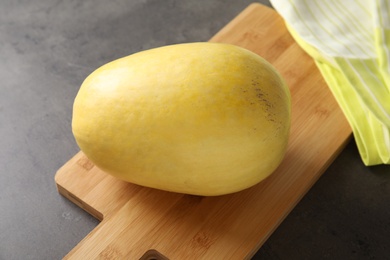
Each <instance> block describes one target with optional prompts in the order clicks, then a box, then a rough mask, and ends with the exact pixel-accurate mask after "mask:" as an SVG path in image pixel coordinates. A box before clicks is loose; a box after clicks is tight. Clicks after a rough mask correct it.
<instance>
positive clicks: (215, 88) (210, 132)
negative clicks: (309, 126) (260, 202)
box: [72, 43, 291, 196]
mask: <svg viewBox="0 0 390 260" xmlns="http://www.w3.org/2000/svg"><path fill="white" fill-rule="evenodd" d="M290 124H291V96H290V92H289V89H288V87H287V86H286V84H285V82H284V80H283V78H282V77H281V76H280V75H279V73H278V72H277V71H276V70H275V69H274V68H273V67H272V65H271V64H269V63H268V62H267V61H265V60H264V59H263V58H261V57H260V56H258V55H257V54H254V53H252V52H250V51H248V50H245V49H243V48H240V47H237V46H233V45H229V44H221V43H186V44H177V45H170V46H165V47H160V48H155V49H151V50H147V51H142V52H139V53H136V54H133V55H130V56H127V57H124V58H121V59H118V60H115V61H112V62H110V63H108V64H106V65H103V66H102V67H100V68H98V69H97V70H95V71H94V72H93V73H92V74H91V75H89V76H88V77H87V78H86V79H85V81H84V82H83V84H82V85H81V87H80V90H79V92H78V94H77V96H76V98H75V101H74V106H73V118H72V131H73V134H74V137H75V139H76V142H77V144H78V145H79V147H80V149H81V150H82V151H83V152H84V153H85V155H86V156H87V157H88V158H89V159H90V160H91V161H92V162H93V163H94V164H95V165H96V166H97V167H99V168H100V169H102V170H103V171H105V172H106V173H108V174H111V175H113V176H115V177H117V178H119V179H122V180H125V181H127V182H131V183H135V184H139V185H142V186H146V187H151V188H156V189H162V190H166V191H172V192H179V193H186V194H192V195H202V196H216V195H223V194H229V193H233V192H237V191H240V190H243V189H246V188H249V187H251V186H253V185H255V184H257V183H259V182H260V181H262V180H264V179H265V178H266V177H268V176H269V175H270V174H271V173H272V172H274V171H275V169H276V168H277V167H278V166H279V164H280V163H281V161H282V159H283V157H284V155H285V152H286V148H287V143H288V137H289V129H290Z"/></svg>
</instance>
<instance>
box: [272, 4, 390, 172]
mask: <svg viewBox="0 0 390 260" xmlns="http://www.w3.org/2000/svg"><path fill="white" fill-rule="evenodd" d="M270 1H271V3H272V5H273V7H274V8H275V9H276V10H277V11H278V12H279V14H280V15H281V16H282V17H283V18H284V19H285V21H286V24H287V27H288V28H289V31H290V32H291V34H292V35H293V37H294V39H295V40H296V41H297V42H298V44H299V45H300V46H301V47H302V48H303V49H304V50H305V51H306V52H307V53H308V54H309V55H311V56H312V57H313V59H314V60H315V62H316V64H317V66H318V68H319V70H320V71H321V73H322V75H323V76H324V78H325V80H326V82H327V84H328V86H329V88H330V89H331V91H332V93H333V95H334V96H335V98H336V100H337V101H338V103H339V105H340V107H341V109H342V110H343V112H344V114H345V115H346V118H347V120H348V121H349V123H350V125H351V127H352V130H353V134H354V137H355V140H356V143H357V146H358V149H359V153H360V155H361V158H362V160H363V162H364V164H365V165H376V164H390V0H343V1H339V0H270Z"/></svg>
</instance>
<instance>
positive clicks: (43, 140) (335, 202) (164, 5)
mask: <svg viewBox="0 0 390 260" xmlns="http://www.w3.org/2000/svg"><path fill="white" fill-rule="evenodd" d="M250 2H251V1H248V0H245V1H234V0H225V1H222V0H219V1H218V0H211V1H196V0H192V1H179V0H177V1H173V0H169V1H157V0H131V1H130V0H129V1H125V0H116V1H103V0H100V1H92V0H87V1H81V0H79V1H76V0H74V1H49V0H33V1H11V0H4V1H1V2H0V57H1V63H0V79H1V83H0V147H1V148H0V166H1V167H0V259H1V260H3V259H7V260H8V259H60V258H61V257H62V256H64V255H65V254H66V253H67V252H68V251H69V250H71V249H72V248H73V247H74V246H75V245H76V244H77V243H78V242H79V241H80V240H81V239H82V238H83V237H85V236H86V235H87V234H88V233H89V232H90V231H91V230H92V229H93V228H94V227H95V226H96V225H97V224H98V222H97V221H96V220H95V219H93V218H92V217H90V216H89V215H88V214H86V213H85V212H83V211H82V210H80V209H79V208H77V207H76V206H75V205H73V204H72V203H70V202H69V201H67V200H66V199H64V198H62V197H61V196H60V195H59V194H58V193H57V191H56V189H55V185H54V174H55V172H56V170H57V169H58V168H59V167H60V166H61V165H62V164H63V163H65V162H66V161H67V160H68V159H69V158H70V157H71V156H73V155H74V154H75V153H76V152H77V151H78V148H77V146H76V144H75V142H74V139H73V137H72V133H71V129H70V121H71V108H72V102H73V99H74V97H75V95H76V93H77V90H78V88H79V86H80V84H81V82H82V81H83V79H84V78H85V77H86V76H87V75H88V74H89V73H90V72H92V71H93V70H94V69H95V68H97V67H98V66H100V65H102V64H104V63H106V62H108V61H111V60H113V59H116V58H119V57H122V56H125V55H129V54H131V53H134V52H137V51H140V50H143V49H148V48H152V47H157V46H161V45H166V44H171V43H179V42H190V41H206V40H208V39H209V38H210V37H211V36H212V35H214V34H215V33H216V32H217V31H218V30H219V29H220V28H222V27H223V26H224V25H225V24H226V23H227V22H228V21H230V20H231V19H232V18H234V16H235V15H236V14H238V13H239V12H240V11H241V10H242V9H244V8H245V7H246V6H247V5H248V4H249V3H250ZM264 2H265V3H267V4H268V2H266V1H264ZM268 5H269V4H268ZM389 201H390V168H389V166H377V167H370V168H367V167H364V166H363V165H362V163H361V161H360V159H359V155H358V153H357V151H356V147H355V144H354V143H353V141H352V142H351V143H350V144H349V145H348V147H347V148H346V149H345V150H344V151H343V152H342V154H341V155H340V156H339V157H338V158H337V159H336V161H335V162H334V163H333V164H332V166H331V167H330V168H329V169H328V170H327V171H326V172H325V174H324V175H323V177H322V178H321V179H320V180H319V181H318V183H317V184H316V185H315V186H314V187H313V188H312V189H311V190H310V192H309V193H308V194H307V195H306V196H305V197H304V198H303V200H302V201H301V202H300V203H299V204H298V205H297V207H296V208H295V209H294V211H293V212H292V213H291V214H290V215H289V216H288V217H287V219H286V220H285V221H284V222H283V223H282V225H281V226H280V227H279V228H278V229H277V230H276V232H275V233H274V234H273V235H272V236H271V237H270V239H269V240H268V241H267V242H266V244H265V245H264V246H263V247H262V249H260V251H259V252H258V254H256V256H255V259H368V258H373V259H374V258H376V259H384V258H387V257H388V253H389V252H390V241H389V239H388V237H389V235H390V207H389V206H388V205H389Z"/></svg>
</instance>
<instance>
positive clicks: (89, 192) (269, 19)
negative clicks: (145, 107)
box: [55, 4, 351, 259]
mask: <svg viewBox="0 0 390 260" xmlns="http://www.w3.org/2000/svg"><path fill="white" fill-rule="evenodd" d="M210 41H212V42H225V43H231V44H236V45H239V46H242V47H244V48H247V49H249V50H252V51H254V52H256V53H258V54H259V55H261V56H263V57H264V58H265V59H267V60H268V61H270V62H271V63H272V64H273V65H274V66H275V67H276V68H277V69H278V70H279V71H280V73H281V74H282V75H283V76H284V78H285V79H286V81H287V83H288V85H289V87H290V89H291V94H292V128H291V138H290V142H289V147H288V151H287V154H286V157H285V159H284V161H283V162H282V164H281V165H280V167H279V168H278V169H277V170H276V172H275V173H274V174H272V175H271V176H270V177H269V178H267V179H266V180H264V181H263V182H261V183H260V184H258V185H256V186H254V187H252V188H249V189H247V190H244V191H241V192H238V193H235V194H230V195H225V196H218V197H201V196H190V195H183V194H177V193H171V192H164V191H159V190H154V189H150V188H145V187H140V186H137V185H134V184H130V183H125V182H123V181H120V180H117V179H115V178H113V177H111V176H109V175H107V174H105V173H104V172H102V171H101V170H99V169H98V168H97V167H95V166H94V165H93V163H91V162H90V161H89V160H88V159H87V158H86V157H85V155H84V154H83V153H82V152H79V153H78V154H76V155H75V156H74V157H73V158H72V159H71V160H70V161H68V162H67V163H66V164H65V165H64V166H63V167H62V168H61V169H59V171H58V172H57V174H56V176H55V181H56V184H57V188H58V191H59V192H60V193H61V194H62V195H63V196H65V197H66V198H68V199H69V200H71V201H73V202H74V203H76V204H77V205H79V206H80V207H82V208H83V209H85V210H86V211H88V212H89V213H91V214H92V215H94V216H95V217H96V218H98V219H99V220H101V223H100V224H99V225H98V226H97V227H96V228H95V229H94V230H93V231H92V232H91V233H90V234H89V235H88V236H87V237H86V238H85V239H83V240H82V241H81V242H80V243H79V244H78V245H77V246H76V247H75V248H74V249H73V250H72V251H71V252H70V253H69V254H68V255H67V256H66V257H65V258H66V259H95V258H98V259H140V258H142V259H165V257H166V258H168V259H245V258H250V257H251V256H253V255H254V254H255V253H256V251H257V250H258V249H259V248H260V247H261V245H262V244H263V243H264V242H265V241H266V239H267V238H268V237H269V236H270V235H271V233H272V232H273V231H274V230H275V229H276V228H277V226H278V225H279V224H280V223H281V221H282V220H283V219H284V218H285V217H286V216H287V215H288V213H289V212H290V211H291V210H292V209H293V208H294V206H295V205H296V204H297V203H298V202H299V200H300V199H301V198H302V197H303V196H304V194H305V193H306V192H307V191H308V190H309V189H310V187H311V186H312V185H313V184H314V183H315V182H316V181H317V179H318V178H319V177H320V176H321V174H322V173H323V172H324V171H325V169H326V168H327V167H328V166H329V165H330V163H331V162H332V161H333V160H334V158H335V157H336V156H337V155H338V153H339V152H340V151H341V150H342V148H343V147H344V145H345V144H346V142H347V140H348V139H349V137H350V136H351V128H350V127H349V125H348V123H347V121H346V119H345V117H344V115H343V113H342V111H341V110H340V108H339V106H338V105H337V103H336V101H335V99H334V97H333V96H332V94H331V92H330V91H329V89H328V88H327V86H326V84H325V82H324V80H323V78H322V77H321V75H320V73H319V71H318V70H317V68H316V66H315V64H314V62H313V60H312V59H311V58H310V57H309V56H308V55H306V54H305V53H304V52H303V51H302V50H301V49H300V47H299V46H298V45H297V44H296V43H295V42H294V40H293V39H292V38H291V36H290V35H289V33H288V31H287V30H286V27H285V26H284V23H283V20H282V19H281V17H280V16H279V15H278V14H277V13H276V12H275V11H274V10H272V9H270V8H268V7H265V6H262V5H260V4H252V5H250V6H249V7H248V8H246V9H245V10H244V11H243V12H242V13H241V14H239V15H238V16H237V17H236V18H235V19H234V20H233V21H231V22H230V23H229V24H228V25H227V26H226V27H225V28H223V29H222V30H221V31H220V32H219V33H217V34H216V35H215V36H214V37H213V38H212V39H211V40H210Z"/></svg>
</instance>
